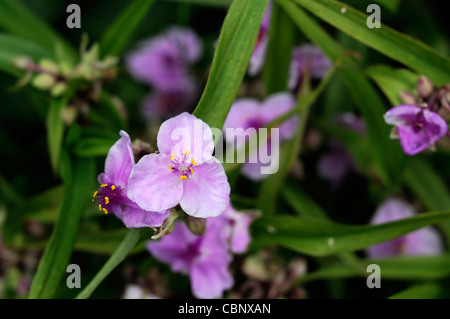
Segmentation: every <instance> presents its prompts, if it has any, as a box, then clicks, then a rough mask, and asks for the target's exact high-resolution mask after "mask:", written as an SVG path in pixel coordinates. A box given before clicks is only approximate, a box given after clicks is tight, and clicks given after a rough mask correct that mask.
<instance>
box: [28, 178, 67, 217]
mask: <svg viewBox="0 0 450 319" xmlns="http://www.w3.org/2000/svg"><path fill="white" fill-rule="evenodd" d="M63 195H64V186H63V185H59V186H56V187H52V188H50V189H48V190H46V191H44V192H42V193H40V194H38V195H36V196H34V197H32V198H31V199H30V200H27V201H26V202H25V204H24V205H23V206H22V207H21V208H20V211H21V212H22V214H23V215H21V216H22V217H23V218H24V219H25V220H38V221H40V222H51V223H53V222H55V221H56V218H57V216H58V211H59V207H60V205H61V202H62V198H63Z"/></svg>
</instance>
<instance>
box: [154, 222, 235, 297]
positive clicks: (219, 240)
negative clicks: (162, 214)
mask: <svg viewBox="0 0 450 319" xmlns="http://www.w3.org/2000/svg"><path fill="white" fill-rule="evenodd" d="M223 221H224V219H223V218H222V216H219V217H215V218H208V219H207V220H206V231H205V234H204V235H203V236H198V235H194V234H192V233H191V232H190V231H189V229H188V228H187V226H186V225H185V224H183V223H181V222H176V223H175V228H174V230H173V232H172V233H171V234H170V236H164V237H162V238H161V239H160V240H159V241H157V242H149V243H148V244H147V249H148V250H149V251H150V253H151V254H152V255H153V256H154V257H155V258H156V259H158V260H160V261H162V262H165V263H168V264H170V266H171V268H172V271H174V272H182V273H187V274H189V277H190V279H191V286H192V293H193V294H194V296H195V297H197V298H218V297H220V296H221V295H222V293H223V291H224V290H227V289H229V288H231V287H232V286H233V277H232V276H231V275H230V272H229V270H228V267H229V265H230V263H231V261H232V256H231V255H230V253H229V251H228V243H227V236H226V230H227V229H226V228H225V227H224V226H226V223H224V222H223Z"/></svg>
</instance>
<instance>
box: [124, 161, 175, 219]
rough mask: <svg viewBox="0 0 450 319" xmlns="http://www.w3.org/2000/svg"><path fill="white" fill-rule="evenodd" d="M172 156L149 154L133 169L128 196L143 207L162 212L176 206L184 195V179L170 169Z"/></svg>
mask: <svg viewBox="0 0 450 319" xmlns="http://www.w3.org/2000/svg"><path fill="white" fill-rule="evenodd" d="M169 164H170V158H169V157H167V156H166V155H164V154H154V153H152V154H149V155H146V156H144V157H143V158H141V160H140V161H139V162H138V163H137V164H136V165H135V166H134V168H133V170H132V171H131V175H130V179H129V181H128V191H127V195H128V197H129V198H130V199H131V200H132V201H134V202H135V203H136V204H138V205H139V206H140V207H141V208H143V209H145V210H148V211H152V212H160V211H164V210H166V209H169V208H172V207H174V206H176V205H177V204H178V203H179V202H180V199H181V197H182V195H183V181H181V180H180V178H179V176H178V175H176V174H173V173H172V172H171V171H170V169H169Z"/></svg>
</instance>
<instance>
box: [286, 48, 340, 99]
mask: <svg viewBox="0 0 450 319" xmlns="http://www.w3.org/2000/svg"><path fill="white" fill-rule="evenodd" d="M332 65H333V64H332V63H331V61H330V59H328V57H326V56H325V55H324V54H323V52H322V50H321V49H320V48H319V47H318V46H315V45H312V44H304V45H301V46H298V47H296V48H294V49H293V51H292V60H291V66H290V70H289V83H288V87H289V89H291V90H294V89H295V88H296V87H298V85H299V83H300V81H301V78H302V74H303V72H304V71H305V70H308V74H309V75H310V76H311V77H312V78H319V79H320V78H322V77H324V76H325V75H326V74H327V72H328V71H329V70H330V68H331V67H332Z"/></svg>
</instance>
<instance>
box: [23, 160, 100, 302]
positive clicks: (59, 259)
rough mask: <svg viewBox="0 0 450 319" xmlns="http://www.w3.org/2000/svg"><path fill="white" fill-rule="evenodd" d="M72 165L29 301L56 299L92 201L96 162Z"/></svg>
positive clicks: (80, 161) (80, 162)
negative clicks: (55, 294) (56, 218)
mask: <svg viewBox="0 0 450 319" xmlns="http://www.w3.org/2000/svg"><path fill="white" fill-rule="evenodd" d="M73 165H74V166H73V169H72V171H71V172H72V173H71V175H70V176H68V180H67V181H66V188H65V191H64V198H63V202H62V204H61V208H60V211H59V215H58V221H57V223H56V225H55V228H54V230H53V234H52V237H51V239H50V241H49V243H48V245H47V247H46V249H45V252H44V255H43V256H42V258H41V261H40V263H39V268H38V270H37V273H36V275H35V277H34V280H33V284H32V286H31V291H30V294H29V298H30V299H37V298H44V299H46V298H52V297H53V295H54V293H55V291H56V289H57V288H58V285H59V284H60V280H61V278H62V276H63V275H64V273H65V270H66V267H67V265H68V264H69V260H70V256H71V254H72V248H73V244H74V242H75V238H76V235H77V232H78V226H79V222H80V218H81V214H82V212H83V210H84V207H85V205H86V204H87V202H88V201H89V200H90V199H91V192H92V189H93V182H94V175H95V165H94V162H93V160H91V159H75V160H74V161H73Z"/></svg>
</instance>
